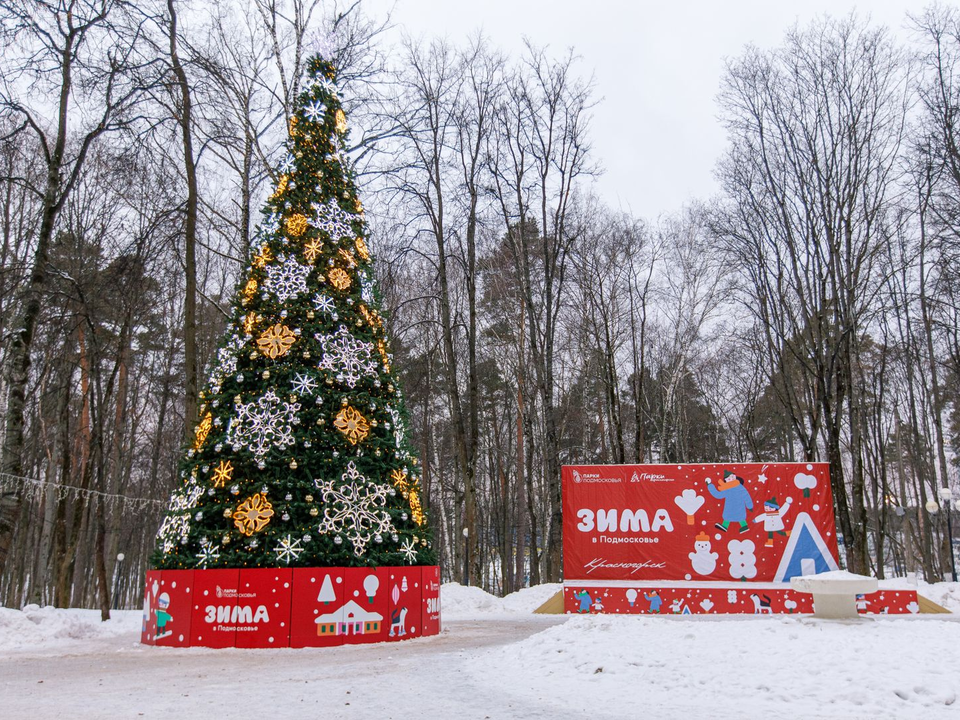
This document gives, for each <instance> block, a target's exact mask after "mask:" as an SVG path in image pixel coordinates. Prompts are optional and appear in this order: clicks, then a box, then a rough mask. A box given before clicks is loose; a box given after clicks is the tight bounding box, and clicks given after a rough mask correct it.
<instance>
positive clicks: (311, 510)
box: [310, 507, 320, 517]
mask: <svg viewBox="0 0 960 720" xmlns="http://www.w3.org/2000/svg"><path fill="white" fill-rule="evenodd" d="M319 514H320V511H319V510H317V509H316V508H315V507H312V508H310V515H312V516H313V517H316V516H317V515H319Z"/></svg>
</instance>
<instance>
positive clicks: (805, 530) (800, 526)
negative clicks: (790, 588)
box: [773, 512, 840, 582]
mask: <svg viewBox="0 0 960 720" xmlns="http://www.w3.org/2000/svg"><path fill="white" fill-rule="evenodd" d="M839 569H840V568H839V565H837V561H836V559H834V557H833V553H832V552H830V549H829V548H828V547H827V543H826V542H824V540H823V536H822V535H821V534H820V531H819V530H817V526H816V525H815V524H814V522H813V518H811V517H810V516H809V515H808V514H807V513H805V512H802V513H799V514H798V515H797V519H796V521H795V522H794V525H793V530H792V531H791V533H790V539H789V540H788V541H787V546H786V547H785V548H784V550H783V557H782V558H781V559H780V565H779V566H778V567H777V574H776V575H775V576H774V578H773V580H774V582H789V580H790V578H792V577H798V576H801V575H817V574H819V573H823V572H830V571H831V570H839Z"/></svg>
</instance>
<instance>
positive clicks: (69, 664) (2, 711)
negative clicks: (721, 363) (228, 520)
mask: <svg viewBox="0 0 960 720" xmlns="http://www.w3.org/2000/svg"><path fill="white" fill-rule="evenodd" d="M557 587H558V586H541V587H538V588H532V589H529V590H524V591H521V592H519V593H515V594H514V595H511V596H508V597H506V598H503V599H500V598H495V597H492V596H490V595H488V594H486V593H484V592H482V591H480V590H478V589H476V588H464V587H460V586H459V585H455V584H452V585H445V586H443V590H442V596H441V598H442V604H443V613H444V631H443V633H442V634H441V635H439V636H437V637H432V638H424V639H421V640H412V641H408V642H404V643H399V644H389V645H388V644H380V645H366V646H349V647H341V648H324V649H304V650H236V649H229V650H209V649H204V648H189V649H177V648H151V647H144V646H141V645H140V644H139V642H138V641H139V633H140V612H139V611H126V612H122V613H115V616H116V617H115V619H113V620H111V621H110V622H109V623H105V624H102V623H100V622H99V621H98V617H99V614H98V613H97V612H94V611H89V610H53V609H49V608H47V609H40V608H35V607H34V608H25V609H24V610H23V611H20V610H10V609H4V608H0V718H3V720H15V719H19V718H31V719H33V718H56V717H58V716H59V717H64V718H66V717H70V718H138V717H143V718H173V717H175V718H217V720H228V719H229V718H234V717H244V718H260V717H263V718H274V717H276V718H364V719H365V718H370V719H371V720H385V719H389V718H397V719H399V718H418V717H423V718H454V719H455V720H471V719H472V718H479V719H485V718H589V719H590V720H597V719H604V718H647V717H655V718H657V719H658V720H664V719H668V718H684V719H686V718H691V719H692V718H704V719H707V718H714V717H732V718H871V719H872V718H924V719H926V718H941V717H943V718H960V702H958V698H960V615H922V616H913V617H892V616H891V617H884V618H879V619H872V620H864V621H862V622H859V623H855V624H840V623H829V622H821V621H814V620H812V619H810V618H799V617H784V616H780V617H768V616H764V617H753V616H727V617H716V616H712V617H702V616H701V617H697V616H694V617H692V618H691V617H684V618H681V617H669V616H668V617H637V616H633V617H611V616H593V617H569V616H568V617H564V616H536V615H531V614H530V613H531V611H532V610H533V609H534V608H535V607H537V606H538V605H539V604H540V603H541V602H543V601H544V600H546V599H547V598H548V597H549V596H550V595H552V594H553V593H554V592H555V591H556V589H557ZM920 592H921V593H922V594H924V595H925V596H926V597H928V598H930V599H931V600H934V601H935V602H940V603H942V604H944V605H946V606H947V607H949V608H950V609H951V610H953V611H954V612H958V611H960V585H956V584H947V583H941V584H938V585H935V586H923V587H921V588H920Z"/></svg>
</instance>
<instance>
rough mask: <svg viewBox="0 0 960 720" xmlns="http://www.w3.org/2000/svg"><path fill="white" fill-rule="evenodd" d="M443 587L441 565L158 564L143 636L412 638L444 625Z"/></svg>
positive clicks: (279, 641) (184, 640) (316, 643)
mask: <svg viewBox="0 0 960 720" xmlns="http://www.w3.org/2000/svg"><path fill="white" fill-rule="evenodd" d="M424 577H428V578H429V583H428V585H429V593H425V592H424V590H425V588H424V581H423V578H424ZM439 592H440V568H438V567H436V566H429V567H420V566H413V567H385V568H295V569H290V568H277V569H275V568H249V569H248V568H244V569H236V568H231V569H211V570H162V571H161V570H151V571H149V572H148V573H147V581H146V586H145V588H144V604H143V624H142V628H141V635H140V642H142V643H144V644H145V645H177V646H189V645H196V646H204V647H213V648H223V647H242V648H270V647H287V646H291V647H297V648H302V647H329V646H333V645H343V644H356V643H371V642H383V641H386V640H391V641H396V640H407V639H410V638H414V637H420V636H421V635H435V634H436V633H438V632H439V631H440V602H439ZM394 595H395V597H394ZM428 611H429V612H428Z"/></svg>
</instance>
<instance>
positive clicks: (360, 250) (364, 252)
mask: <svg viewBox="0 0 960 720" xmlns="http://www.w3.org/2000/svg"><path fill="white" fill-rule="evenodd" d="M355 245H356V247H357V255H359V256H360V257H361V258H363V259H364V260H369V259H370V248H368V247H367V243H366V242H364V239H363V238H362V237H358V238H357V242H356V243H355Z"/></svg>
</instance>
